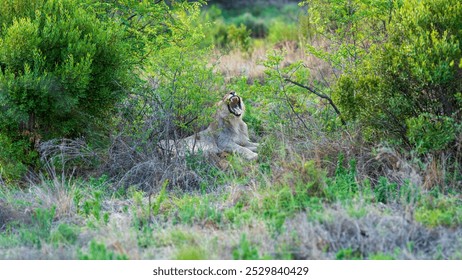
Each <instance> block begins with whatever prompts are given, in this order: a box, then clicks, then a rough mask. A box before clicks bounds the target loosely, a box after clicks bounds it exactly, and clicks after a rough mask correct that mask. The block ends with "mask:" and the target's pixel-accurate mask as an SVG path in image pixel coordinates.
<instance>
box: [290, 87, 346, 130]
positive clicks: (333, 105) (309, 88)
mask: <svg viewBox="0 0 462 280" xmlns="http://www.w3.org/2000/svg"><path fill="white" fill-rule="evenodd" d="M284 80H285V81H287V82H289V83H291V84H294V85H296V86H299V87H301V88H304V89H306V90H308V91H309V92H311V93H314V94H315V95H317V96H318V97H320V98H322V99H326V100H327V101H328V102H329V104H330V106H332V108H333V109H334V111H335V113H337V115H338V116H339V118H340V121H341V122H342V125H346V122H345V120H344V119H343V117H342V114H341V113H340V110H339V109H338V108H337V106H335V104H334V101H332V98H330V97H329V96H327V95H326V94H323V93H320V92H318V91H317V90H315V89H314V88H312V87H309V86H306V85H303V84H300V83H298V82H296V81H294V80H291V79H289V78H284Z"/></svg>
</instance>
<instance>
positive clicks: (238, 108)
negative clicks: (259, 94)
mask: <svg viewBox="0 0 462 280" xmlns="http://www.w3.org/2000/svg"><path fill="white" fill-rule="evenodd" d="M228 110H229V112H230V113H232V114H233V115H235V116H236V117H240V116H241V115H242V111H243V110H242V105H241V98H240V97H239V96H237V95H232V96H231V97H230V98H229V99H228Z"/></svg>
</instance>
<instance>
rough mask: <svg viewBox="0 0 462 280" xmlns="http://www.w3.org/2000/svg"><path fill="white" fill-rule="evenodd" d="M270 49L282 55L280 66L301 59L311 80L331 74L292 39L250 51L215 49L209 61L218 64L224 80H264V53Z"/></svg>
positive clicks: (323, 79)
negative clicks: (223, 51)
mask: <svg viewBox="0 0 462 280" xmlns="http://www.w3.org/2000/svg"><path fill="white" fill-rule="evenodd" d="M272 50H273V51H276V52H281V53H282V54H283V55H284V60H283V61H282V62H281V66H282V67H286V66H288V65H291V64H292V63H295V62H297V61H302V62H303V64H304V65H305V66H306V67H307V68H308V69H310V70H311V76H310V79H311V81H313V80H318V81H326V80H327V79H329V77H330V76H331V70H330V67H329V66H328V65H327V64H326V63H325V62H323V61H322V60H320V59H318V58H316V57H314V56H313V55H309V54H307V53H306V52H305V50H304V48H303V46H299V44H298V43H297V42H294V41H286V42H281V43H278V44H276V45H275V46H272V47H271V46H260V47H255V48H254V49H253V50H252V51H251V52H250V53H247V52H242V51H241V50H239V49H233V50H231V51H230V52H229V53H225V54H223V53H220V52H219V51H216V52H215V54H214V56H213V57H214V58H213V59H212V61H211V62H212V64H216V65H217V66H218V67H217V69H218V71H219V72H220V73H222V74H223V76H224V77H225V79H226V81H230V80H231V79H232V78H234V77H240V76H245V77H247V78H248V82H249V83H252V82H253V81H255V80H259V81H264V77H265V70H266V68H265V67H264V66H263V62H264V61H265V60H266V59H267V58H266V54H267V53H268V52H269V51H272Z"/></svg>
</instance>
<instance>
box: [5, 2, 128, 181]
mask: <svg viewBox="0 0 462 280" xmlns="http://www.w3.org/2000/svg"><path fill="white" fill-rule="evenodd" d="M26 3H29V4H26ZM0 6H1V7H2V9H4V10H5V12H9V13H8V14H4V13H3V12H2V16H1V19H0V21H1V23H2V26H1V28H0V106H1V107H2V108H3V109H2V110H1V112H0V129H1V130H2V137H1V138H2V142H4V141H6V142H12V143H23V144H21V146H22V147H13V148H12V151H11V152H10V154H18V153H19V154H23V155H24V156H25V158H24V160H23V159H18V158H17V156H11V155H10V156H9V157H8V156H7V157H6V158H3V155H2V158H0V162H2V167H3V168H2V169H6V168H5V166H4V164H5V163H4V162H12V163H11V164H13V165H16V166H18V165H20V164H25V165H28V164H31V163H32V162H31V160H30V158H34V156H33V154H31V152H32V150H33V144H34V142H36V141H38V140H47V139H50V138H54V137H75V136H79V135H87V136H88V135H92V133H94V132H97V131H98V130H101V129H102V128H107V124H108V122H109V121H110V118H111V116H112V113H113V109H114V105H115V104H116V103H117V102H118V101H119V100H120V99H121V98H122V97H123V95H124V93H123V91H121V90H120V89H121V88H120V85H121V84H125V82H126V81H128V79H127V77H128V76H127V70H128V67H129V65H130V57H129V52H128V45H127V44H126V42H125V41H124V40H123V36H124V33H123V31H121V30H119V29H118V26H117V25H116V24H114V23H112V22H106V21H100V20H99V19H98V18H97V17H96V16H95V15H94V14H93V13H91V11H87V10H85V9H84V6H83V5H81V4H79V1H74V0H49V1H15V2H14V3H13V2H11V1H1V3H0ZM38 7H40V8H38ZM109 123H110V122H109ZM103 124H104V125H103ZM7 151H8V150H7ZM15 161H16V162H15ZM9 173H13V174H11V175H10V174H9ZM15 173H18V168H15V167H12V168H11V170H10V171H8V170H6V171H4V172H3V174H2V175H3V176H12V177H17V176H16V175H15Z"/></svg>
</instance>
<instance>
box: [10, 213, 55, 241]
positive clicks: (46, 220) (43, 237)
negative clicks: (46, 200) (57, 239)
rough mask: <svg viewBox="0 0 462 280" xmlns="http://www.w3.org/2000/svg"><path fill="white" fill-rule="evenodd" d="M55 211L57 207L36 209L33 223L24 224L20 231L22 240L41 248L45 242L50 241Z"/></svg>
mask: <svg viewBox="0 0 462 280" xmlns="http://www.w3.org/2000/svg"><path fill="white" fill-rule="evenodd" d="M55 212H56V208H55V207H52V208H51V209H41V208H38V209H36V210H35V212H34V213H33V224H32V225H29V226H24V227H22V228H21V230H20V231H19V234H20V239H21V241H22V242H24V243H25V244H29V245H34V246H36V247H37V248H41V247H42V244H43V242H48V241H49V239H50V235H51V228H52V225H53V219H54V218H55Z"/></svg>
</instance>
